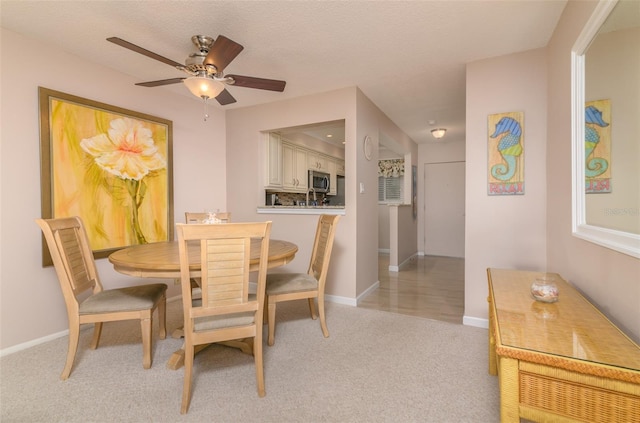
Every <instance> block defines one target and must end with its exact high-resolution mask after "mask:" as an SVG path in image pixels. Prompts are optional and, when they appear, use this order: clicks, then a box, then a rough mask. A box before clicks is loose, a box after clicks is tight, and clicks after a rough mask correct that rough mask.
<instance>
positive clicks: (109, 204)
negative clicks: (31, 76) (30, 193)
mask: <svg viewBox="0 0 640 423" xmlns="http://www.w3.org/2000/svg"><path fill="white" fill-rule="evenodd" d="M38 95H39V105H40V171H41V175H40V178H41V197H42V204H41V209H42V210H41V211H42V218H43V219H51V218H59V217H69V216H80V218H81V219H82V220H83V222H84V225H85V227H86V230H87V234H88V236H89V243H90V245H91V248H92V249H93V254H94V257H95V258H105V257H108V256H109V254H111V253H112V252H113V251H116V250H119V249H121V248H125V247H128V246H130V245H137V244H146V243H150V242H160V241H171V240H173V167H172V161H173V160H172V156H173V142H172V137H173V123H172V121H170V120H167V119H162V118H159V117H155V116H151V115H147V114H144V113H139V112H135V111H132V110H127V109H123V108H120V107H116V106H111V105H108V104H104V103H100V102H97V101H93V100H88V99H86V98H82V97H77V96H74V95H70V94H65V93H62V92H59V91H54V90H50V89H47V88H43V87H38ZM42 264H43V266H50V265H51V264H52V261H51V256H50V255H49V250H48V248H47V246H46V242H45V241H44V238H43V241H42Z"/></svg>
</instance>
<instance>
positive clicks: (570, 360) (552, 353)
mask: <svg viewBox="0 0 640 423" xmlns="http://www.w3.org/2000/svg"><path fill="white" fill-rule="evenodd" d="M541 274H542V273H540V272H526V271H518V270H505V269H487V276H488V279H489V298H488V301H489V373H490V374H492V375H498V378H499V383H500V418H501V421H502V422H519V421H520V418H521V417H522V418H525V419H528V420H533V421H537V422H547V421H554V422H607V423H611V422H640V347H638V345H637V344H636V343H634V342H633V341H632V340H631V339H629V338H628V337H627V336H626V335H624V334H623V333H622V332H621V331H620V330H619V329H618V328H617V327H616V326H615V325H613V324H612V323H611V322H610V321H609V320H608V319H607V318H606V317H605V316H604V315H603V314H602V313H600V312H599V311H598V310H597V309H596V308H595V307H594V306H593V305H592V304H591V303H589V302H588V301H587V300H586V299H585V298H584V297H583V296H582V295H581V294H580V293H579V292H578V291H577V290H576V289H575V288H574V287H572V286H571V285H569V284H568V283H567V282H566V281H564V280H563V279H562V278H561V277H560V276H559V275H556V284H557V285H558V288H559V292H560V295H559V300H558V302H556V303H550V304H548V303H542V302H538V301H536V300H534V299H533V297H532V296H531V293H530V286H531V282H533V281H534V280H535V278H536V277H537V276H539V275H541Z"/></svg>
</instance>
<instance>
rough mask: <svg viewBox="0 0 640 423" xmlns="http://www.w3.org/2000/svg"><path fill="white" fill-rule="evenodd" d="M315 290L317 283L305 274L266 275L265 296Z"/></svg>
mask: <svg viewBox="0 0 640 423" xmlns="http://www.w3.org/2000/svg"><path fill="white" fill-rule="evenodd" d="M316 289H318V281H317V280H316V278H314V277H313V276H311V275H309V274H307V273H271V274H269V275H267V295H278V294H285V293H288V292H301V291H313V290H316Z"/></svg>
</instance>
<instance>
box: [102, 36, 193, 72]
mask: <svg viewBox="0 0 640 423" xmlns="http://www.w3.org/2000/svg"><path fill="white" fill-rule="evenodd" d="M107 41H111V42H112V43H114V44H117V45H119V46H121V47H124V48H128V49H129V50H131V51H135V52H136V53H140V54H142V55H144V56H147V57H150V58H152V59H155V60H158V61H160V62H162V63H166V64H167V65H169V66H173V67H183V66H184V65H183V64H182V63H178V62H174V61H173V60H171V59H167V58H166V57H163V56H160V55H159V54H156V53H154V52H152V51H149V50H147V49H144V48H142V47H139V46H137V45H135V44H132V43H130V42H129V41H125V40H123V39H122V38H118V37H109V38H107Z"/></svg>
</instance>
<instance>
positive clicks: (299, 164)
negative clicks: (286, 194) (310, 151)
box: [282, 142, 307, 192]
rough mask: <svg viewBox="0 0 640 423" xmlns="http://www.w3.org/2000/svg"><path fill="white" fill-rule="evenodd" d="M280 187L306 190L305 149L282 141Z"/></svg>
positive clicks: (296, 190) (292, 190)
mask: <svg viewBox="0 0 640 423" xmlns="http://www.w3.org/2000/svg"><path fill="white" fill-rule="evenodd" d="M282 188H283V189H284V190H285V191H290V192H307V150H305V149H302V148H298V147H296V146H295V145H292V144H288V143H286V142H285V143H282Z"/></svg>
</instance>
